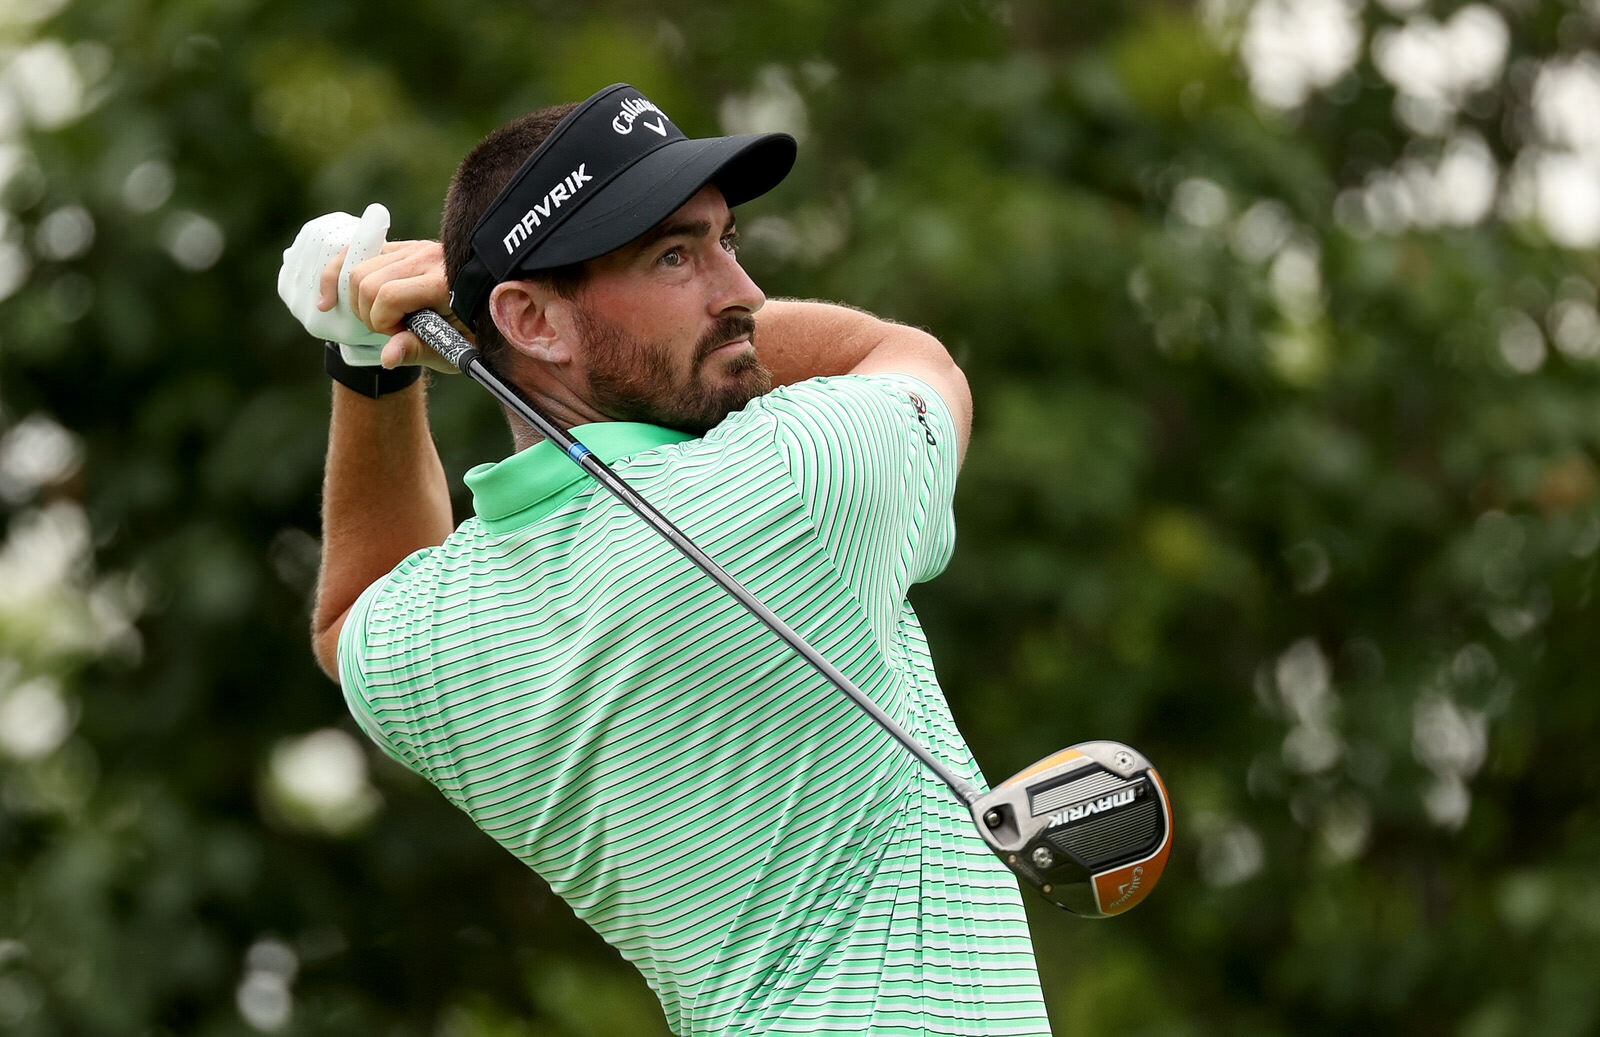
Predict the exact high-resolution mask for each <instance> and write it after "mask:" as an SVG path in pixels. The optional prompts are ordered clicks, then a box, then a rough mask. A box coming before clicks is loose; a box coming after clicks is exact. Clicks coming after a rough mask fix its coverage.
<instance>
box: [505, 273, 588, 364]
mask: <svg viewBox="0 0 1600 1037" xmlns="http://www.w3.org/2000/svg"><path fill="white" fill-rule="evenodd" d="M489 316H490V319H492V320H493V321H494V323H495V326H496V327H498V328H499V329H500V334H501V335H502V336H504V337H505V340H506V341H507V342H508V343H510V345H511V347H512V348H513V349H515V350H516V351H517V352H519V353H522V354H523V355H525V356H528V357H530V358H532V359H534V360H542V361H544V362H545V363H550V364H567V363H571V362H572V357H573V349H574V347H575V346H576V345H577V338H576V335H577V326H576V325H577V322H576V319H575V318H576V313H575V311H574V310H573V307H572V304H571V303H570V302H568V301H567V300H566V299H563V298H562V297H561V296H559V295H557V294H556V293H555V292H553V291H551V290H550V289H549V288H546V287H545V286H544V285H542V284H537V283H535V282H533V281H502V282H501V283H500V284H497V285H495V286H494V291H492V292H490V293H489Z"/></svg>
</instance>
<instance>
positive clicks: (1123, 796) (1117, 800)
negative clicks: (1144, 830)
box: [1045, 785, 1139, 828]
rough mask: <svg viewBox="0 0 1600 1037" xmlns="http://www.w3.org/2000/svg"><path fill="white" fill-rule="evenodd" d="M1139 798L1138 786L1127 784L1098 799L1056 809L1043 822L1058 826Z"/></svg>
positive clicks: (1115, 807)
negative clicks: (1125, 786)
mask: <svg viewBox="0 0 1600 1037" xmlns="http://www.w3.org/2000/svg"><path fill="white" fill-rule="evenodd" d="M1138 798H1139V786H1137V785H1129V786H1128V787H1127V788H1125V789H1118V790H1117V791H1116V792H1113V793H1111V794H1110V795H1106V796H1101V797H1100V798H1099V799H1089V800H1085V801H1083V802H1082V803H1074V804H1073V805H1072V806H1070V807H1067V808H1066V809H1064V810H1058V811H1056V812H1055V813H1053V814H1051V815H1050V818H1049V820H1047V821H1046V822H1045V827H1046V828H1059V827H1060V826H1061V825H1070V824H1073V823H1075V822H1078V821H1082V820H1085V819H1086V818H1090V817H1093V816H1094V815H1096V814H1103V813H1105V812H1106V811H1108V810H1118V809H1120V808H1122V807H1125V806H1128V805H1129V804H1131V803H1132V802H1133V801H1134V800H1136V799H1138Z"/></svg>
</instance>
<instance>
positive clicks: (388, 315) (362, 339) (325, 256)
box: [278, 202, 472, 374]
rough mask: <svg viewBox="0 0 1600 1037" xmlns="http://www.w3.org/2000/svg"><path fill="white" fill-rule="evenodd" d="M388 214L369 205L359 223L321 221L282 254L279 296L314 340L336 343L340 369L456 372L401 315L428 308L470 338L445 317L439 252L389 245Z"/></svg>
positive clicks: (341, 217)
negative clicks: (380, 367) (415, 367)
mask: <svg viewBox="0 0 1600 1037" xmlns="http://www.w3.org/2000/svg"><path fill="white" fill-rule="evenodd" d="M388 233H389V210H387V209H385V208H384V207H383V206H382V205H379V204H377V203H376V202H374V203H373V204H372V205H369V206H367V209H366V211H365V212H364V213H362V215H361V218H360V219H359V220H358V219H357V218H356V217H354V216H352V215H350V214H349V213H347V212H331V213H328V214H327V215H324V216H319V217H317V218H316V219H314V220H312V221H311V222H309V223H307V224H306V225H305V226H304V227H301V228H300V233H299V234H298V235H297V236H296V237H295V240H294V244H292V245H290V246H289V247H288V248H287V249H285V250H284V252H283V266H282V268H280V269H279V271H278V296H279V298H281V299H282V300H283V302H284V305H286V306H287V307H288V308H289V312H290V313H291V314H292V315H293V316H294V317H295V319H296V320H298V321H299V322H300V324H301V325H302V326H303V327H304V328H305V329H306V330H307V331H308V332H310V333H311V334H312V335H314V336H316V337H317V338H320V339H325V340H327V341H329V342H337V343H340V345H341V347H342V349H341V353H342V354H343V356H344V360H345V363H348V364H354V365H357V366H364V365H377V364H380V363H381V364H382V365H383V366H384V367H389V368H393V367H405V366H410V365H417V364H420V365H422V366H424V367H428V368H432V369H433V370H435V371H442V372H445V373H447V374H455V373H456V369H455V367H454V366H453V365H451V364H450V363H448V362H446V361H445V360H444V359H443V358H442V357H440V356H439V355H438V354H437V353H435V352H434V351H433V350H432V349H430V348H428V346H427V345H426V344H424V343H423V341H422V340H421V339H419V338H417V336H416V335H414V334H412V333H411V332H410V331H407V330H406V328H405V324H404V318H405V315H406V314H408V313H412V312H414V311H416V310H422V309H431V310H437V311H438V312H439V313H441V314H443V315H444V316H445V317H446V318H447V319H449V321H450V323H451V324H452V325H454V326H455V328H456V330H457V331H460V332H461V333H462V334H464V335H466V336H467V337H468V338H469V339H471V337H472V335H471V333H470V332H468V331H467V329H466V326H465V325H463V324H462V323H461V322H460V321H459V320H457V319H456V318H455V315H454V314H452V313H451V312H450V291H449V288H448V286H447V285H446V283H445V277H444V252H443V250H442V249H441V248H440V247H439V244H438V243H437V242H433V241H389V242H386V241H385V240H384V239H385V237H386V236H387V235H388Z"/></svg>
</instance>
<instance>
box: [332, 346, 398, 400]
mask: <svg viewBox="0 0 1600 1037" xmlns="http://www.w3.org/2000/svg"><path fill="white" fill-rule="evenodd" d="M323 346H324V348H323V358H322V368H323V370H325V371H327V372H328V377H330V378H332V379H333V380H334V381H336V382H338V383H339V384H340V385H342V386H344V387H345V388H347V389H349V390H351V391H352V392H358V393H360V394H361V395H362V396H366V397H368V398H370V399H374V400H376V399H378V398H379V397H381V396H389V395H391V394H393V393H397V392H399V391H400V390H402V389H406V388H409V387H410V386H411V384H412V383H413V382H415V381H416V380H417V379H418V378H421V377H422V368H421V367H395V368H386V367H380V366H377V365H374V366H371V367H359V366H357V365H355V364H347V363H345V362H344V357H343V356H342V355H341V354H340V352H339V344H338V343H337V342H327V343H324V344H323Z"/></svg>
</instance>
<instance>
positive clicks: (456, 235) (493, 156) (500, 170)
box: [439, 102, 584, 364]
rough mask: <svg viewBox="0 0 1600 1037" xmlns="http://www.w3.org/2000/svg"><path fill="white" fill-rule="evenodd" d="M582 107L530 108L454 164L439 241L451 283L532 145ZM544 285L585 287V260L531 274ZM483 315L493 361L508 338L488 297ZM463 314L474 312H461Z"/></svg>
mask: <svg viewBox="0 0 1600 1037" xmlns="http://www.w3.org/2000/svg"><path fill="white" fill-rule="evenodd" d="M577 107H578V103H577V102H573V103H572V104H557V105H551V106H550V107H548V108H540V109H539V110H538V111H535V112H529V113H528V114H527V115H524V116H521V117H520V118H516V119H513V120H511V121H510V122H508V123H506V124H505V125H504V126H502V127H500V128H499V129H497V130H495V131H494V132H493V133H491V134H489V135H488V136H487V137H485V138H483V139H482V140H480V141H479V142H478V143H477V146H476V147H474V148H473V149H472V150H471V151H469V152H467V157H466V158H464V159H462V160H461V164H460V165H459V166H457V167H456V174H455V176H454V177H452V178H451V180H450V191H449V193H447V194H446V195H445V199H444V215H443V217H442V218H441V219H440V221H439V241H440V244H442V245H443V246H444V273H445V277H446V278H447V279H448V280H449V282H450V284H451V285H452V286H453V285H454V284H455V283H456V276H457V275H458V274H460V273H461V268H462V267H463V266H465V265H466V264H467V260H468V259H470V258H472V228H473V227H475V226H477V223H478V220H479V219H480V218H482V216H483V214H484V212H486V211H487V210H488V208H489V205H490V203H492V202H493V201H494V200H495V198H496V197H497V196H498V195H499V194H500V192H501V191H502V190H504V189H505V186H506V184H508V183H510V182H511V177H512V176H513V175H514V174H515V173H516V171H517V170H518V169H520V168H521V167H522V163H523V162H524V161H526V160H527V158H528V156H529V155H531V154H533V152H534V149H535V148H537V147H538V146H539V145H540V144H543V143H544V139H545V138H546V137H548V136H550V133H551V131H552V130H554V129H555V128H556V126H557V125H558V124H559V123H560V122H561V120H562V119H565V118H566V117H567V116H568V115H569V114H570V113H571V112H572V111H573V110H575V109H576V108H577ZM526 279H527V280H529V281H535V282H537V283H539V284H543V285H546V286H547V287H549V288H550V289H551V290H552V291H554V292H555V293H556V294H557V295H560V296H561V297H563V298H567V299H571V298H573V297H575V296H576V295H577V293H578V290H579V289H580V288H581V287H582V286H583V279H584V265H583V264H582V263H574V264H572V265H570V266H562V267H553V268H551V269H549V270H540V271H538V272H537V273H535V274H529V275H528V276H527V278H526ZM483 306H484V314H483V317H482V318H480V319H479V321H478V332H477V340H478V352H479V353H482V354H483V357H484V359H486V360H488V361H489V362H490V363H491V364H493V363H494V361H495V359H496V358H497V357H498V356H500V355H501V353H502V352H503V351H504V350H505V348H506V340H505V338H504V337H503V336H502V335H501V334H500V329H499V328H497V327H495V324H494V320H493V319H492V318H489V317H488V299H487V297H485V299H484V302H483ZM458 316H460V317H461V318H462V319H464V320H466V319H470V318H471V317H472V316H473V315H472V314H468V313H462V314H458Z"/></svg>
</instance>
